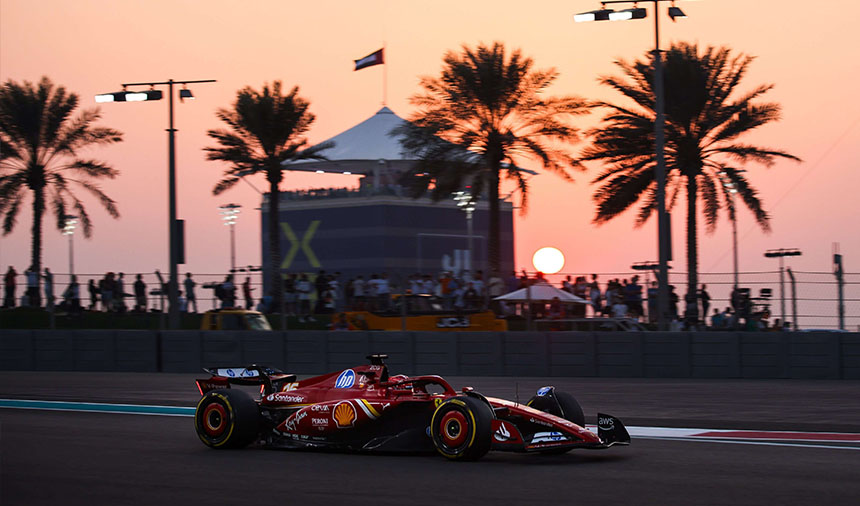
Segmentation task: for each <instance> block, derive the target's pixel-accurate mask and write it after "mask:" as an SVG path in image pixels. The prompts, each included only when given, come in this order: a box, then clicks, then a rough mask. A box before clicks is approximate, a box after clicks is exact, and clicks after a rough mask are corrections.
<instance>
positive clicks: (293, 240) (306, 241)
mask: <svg viewBox="0 0 860 506" xmlns="http://www.w3.org/2000/svg"><path fill="white" fill-rule="evenodd" d="M319 226H320V220H313V221H311V224H310V225H309V226H308V229H307V230H305V235H303V236H302V240H301V241H299V239H298V237H296V234H295V232H293V229H292V227H290V224H289V223H287V222H285V221H282V222H281V229H282V230H283V231H284V235H286V236H287V239H288V240H289V241H290V251H288V252H287V256H285V257H284V261H283V262H281V269H289V268H290V265H292V263H293V260H294V259H295V258H296V253H298V252H299V249H300V248H301V250H302V251H304V252H305V256H306V257H308V262H310V264H311V267H316V268H319V267H322V265H321V264H320V261H319V260H317V256H316V255H315V254H314V250H313V249H311V239H313V237H314V234H315V233H316V231H317V228H318V227H319Z"/></svg>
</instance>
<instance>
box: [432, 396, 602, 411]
mask: <svg viewBox="0 0 860 506" xmlns="http://www.w3.org/2000/svg"><path fill="white" fill-rule="evenodd" d="M440 404H442V399H441V398H439V397H436V398H435V399H433V405H434V406H436V407H437V408H438V407H439V405H440ZM606 411H609V410H608V409H607V410H606Z"/></svg>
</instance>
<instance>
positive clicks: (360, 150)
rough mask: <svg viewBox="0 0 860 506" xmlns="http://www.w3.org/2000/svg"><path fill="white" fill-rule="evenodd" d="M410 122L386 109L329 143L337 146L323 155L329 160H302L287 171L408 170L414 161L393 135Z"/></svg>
mask: <svg viewBox="0 0 860 506" xmlns="http://www.w3.org/2000/svg"><path fill="white" fill-rule="evenodd" d="M404 123H406V120H405V119H403V118H401V117H400V116H398V115H396V114H394V111H392V110H391V109H389V108H388V107H383V108H382V109H380V110H379V111H377V113H376V114H374V115H373V116H371V117H369V118H367V119H366V120H364V121H362V122H361V123H359V124H357V125H355V126H354V127H352V128H350V129H349V130H345V131H344V132H341V133H339V134H337V135H335V136H334V137H332V138H331V139H328V140H327V141H326V142H333V143H334V146H332V147H331V148H328V149H326V150H324V151H322V152H321V154H322V155H324V156H325V157H326V158H328V160H321V161H317V160H302V161H298V162H286V163H284V164H283V166H284V168H285V169H287V170H301V171H311V172H313V171H320V170H321V171H325V172H351V173H353V174H368V173H371V172H372V171H373V170H374V168H375V167H376V166H377V165H378V164H385V165H387V167H388V168H389V169H395V170H400V169H406V168H408V167H409V166H410V165H411V164H412V163H413V162H414V160H406V159H405V158H404V155H403V148H401V146H400V141H399V140H398V139H397V138H396V137H392V136H391V135H389V133H390V132H391V131H392V130H393V129H395V128H397V127H399V126H401V125H403V124H404Z"/></svg>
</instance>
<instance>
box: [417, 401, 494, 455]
mask: <svg viewBox="0 0 860 506" xmlns="http://www.w3.org/2000/svg"><path fill="white" fill-rule="evenodd" d="M492 420H493V413H492V411H491V409H490V407H489V406H488V405H487V404H486V403H484V402H483V401H481V400H479V399H476V398H474V397H468V396H458V397H454V398H451V399H448V400H447V401H445V402H443V403H442V404H440V405H439V407H437V408H436V411H435V412H434V413H433V418H432V420H431V422H430V435H431V437H432V438H433V444H434V445H435V446H436V450H438V451H439V453H441V454H442V455H444V456H445V457H447V458H449V459H451V460H477V459H479V458H481V457H483V456H484V455H486V454H487V452H488V451H490V444H491V439H490V436H491V432H492Z"/></svg>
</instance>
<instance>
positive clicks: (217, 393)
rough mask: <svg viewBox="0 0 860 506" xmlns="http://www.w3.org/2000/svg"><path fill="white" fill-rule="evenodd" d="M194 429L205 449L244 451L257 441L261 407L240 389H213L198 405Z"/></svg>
mask: <svg viewBox="0 0 860 506" xmlns="http://www.w3.org/2000/svg"><path fill="white" fill-rule="evenodd" d="M194 427H195V429H197V435H198V436H199V437H200V440H201V441H203V443H204V444H205V445H206V446H209V447H211V448H219V449H220V448H243V447H245V446H248V445H249V444H250V443H252V442H254V440H255V439H257V435H258V434H259V430H260V408H259V406H257V403H256V402H254V400H253V399H251V397H250V396H249V395H248V394H247V393H245V392H243V391H241V390H231V389H219V390H213V391H211V392H207V393H206V395H204V396H203V397H202V398H201V399H200V402H198V403H197V410H196V411H195V413H194Z"/></svg>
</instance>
